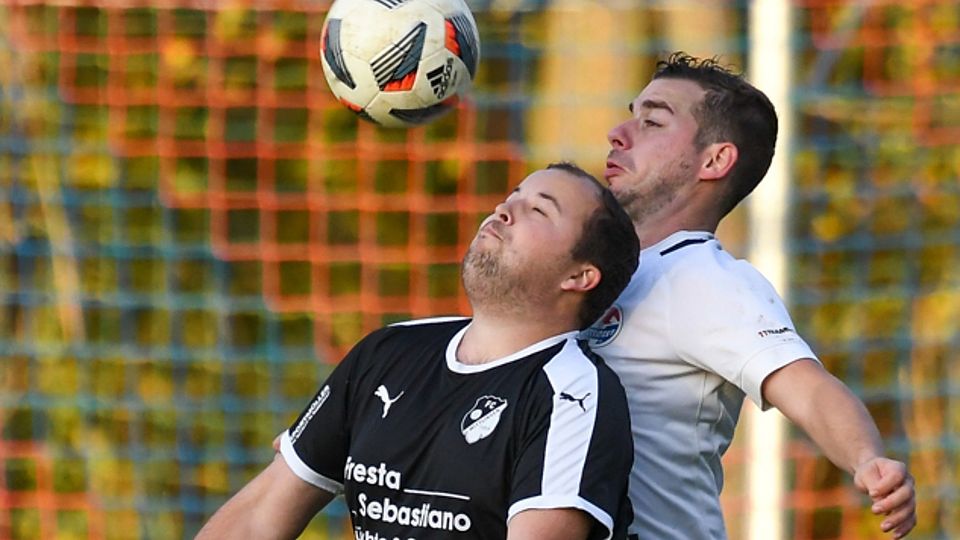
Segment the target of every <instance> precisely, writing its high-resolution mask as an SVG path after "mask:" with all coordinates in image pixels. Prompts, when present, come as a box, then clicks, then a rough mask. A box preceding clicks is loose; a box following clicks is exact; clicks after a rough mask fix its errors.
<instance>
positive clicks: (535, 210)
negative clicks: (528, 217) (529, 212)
mask: <svg viewBox="0 0 960 540" xmlns="http://www.w3.org/2000/svg"><path fill="white" fill-rule="evenodd" d="M533 211H534V212H537V213H538V214H542V215H544V216H546V215H547V213H546V212H544V211H543V210H541V209H540V208H539V207H537V206H534V207H533Z"/></svg>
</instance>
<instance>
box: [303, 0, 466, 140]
mask: <svg viewBox="0 0 960 540" xmlns="http://www.w3.org/2000/svg"><path fill="white" fill-rule="evenodd" d="M320 59H321V63H322V64H323V74H324V76H325V77H326V79H327V83H328V84H329V85H330V89H331V90H332V91H333V94H334V95H335V96H336V97H337V98H338V99H339V100H340V102H341V103H343V104H344V105H346V106H347V107H348V108H350V109H351V110H352V111H354V112H355V113H357V114H358V115H359V116H360V117H361V118H363V119H365V120H369V121H372V122H375V123H377V124H380V125H382V126H388V127H410V126H414V125H417V124H423V123H426V122H429V121H431V120H433V119H435V118H437V117H438V116H440V115H442V114H443V113H445V112H447V111H449V110H450V109H451V108H453V106H455V105H456V104H457V100H458V95H460V94H462V93H463V92H464V91H466V90H467V89H468V88H469V87H470V85H471V83H472V82H473V77H474V75H475V74H476V72H477V63H478V61H479V60H480V39H479V37H478V32H477V23H476V22H475V21H474V20H473V14H471V13H470V9H469V8H468V7H467V5H466V3H465V2H464V0H336V1H335V2H334V3H333V5H332V6H331V7H330V11H329V12H328V13H327V19H326V21H325V22H324V25H323V36H322V38H321V45H320Z"/></svg>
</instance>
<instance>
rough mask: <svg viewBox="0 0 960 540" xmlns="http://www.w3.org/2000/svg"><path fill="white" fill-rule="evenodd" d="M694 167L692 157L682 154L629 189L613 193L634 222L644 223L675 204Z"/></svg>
mask: <svg viewBox="0 0 960 540" xmlns="http://www.w3.org/2000/svg"><path fill="white" fill-rule="evenodd" d="M692 168H693V166H692V164H691V163H690V162H689V161H685V160H683V159H682V158H680V159H678V160H676V161H674V162H672V163H671V164H670V165H668V166H666V167H663V168H661V169H660V170H658V171H656V172H654V173H651V174H649V175H648V177H647V178H646V179H644V180H642V181H637V182H634V183H633V185H631V186H630V188H629V189H627V190H626V191H615V192H614V196H615V197H616V199H617V201H618V202H619V203H620V206H622V207H623V209H624V210H625V211H626V212H627V215H628V216H630V219H631V220H632V221H633V223H634V224H638V225H642V224H644V223H645V222H646V221H647V220H648V219H649V218H650V217H652V216H657V215H658V214H660V212H661V211H662V210H663V209H664V208H666V207H669V206H671V205H672V204H673V202H674V201H675V200H676V199H677V194H678V188H679V187H680V186H681V184H682V182H683V181H684V179H686V178H688V177H689V175H690V169H692Z"/></svg>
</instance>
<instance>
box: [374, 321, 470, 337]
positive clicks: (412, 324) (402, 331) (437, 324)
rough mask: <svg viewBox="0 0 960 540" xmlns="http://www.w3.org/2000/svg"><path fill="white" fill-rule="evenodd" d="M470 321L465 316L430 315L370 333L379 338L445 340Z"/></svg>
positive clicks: (396, 323)
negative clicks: (429, 316) (432, 338)
mask: <svg viewBox="0 0 960 540" xmlns="http://www.w3.org/2000/svg"><path fill="white" fill-rule="evenodd" d="M469 323H470V319H469V318H467V317H431V318H427V319H411V320H408V321H400V322H395V323H393V324H391V325H389V326H386V327H384V328H381V329H380V330H378V331H377V332H374V333H373V334H371V336H373V335H377V336H378V337H379V339H380V340H413V341H416V340H422V339H424V338H425V337H434V338H436V339H439V340H447V339H449V338H450V337H451V336H453V335H454V334H456V333H457V332H459V331H460V330H461V329H463V327H464V326H466V325H467V324H469Z"/></svg>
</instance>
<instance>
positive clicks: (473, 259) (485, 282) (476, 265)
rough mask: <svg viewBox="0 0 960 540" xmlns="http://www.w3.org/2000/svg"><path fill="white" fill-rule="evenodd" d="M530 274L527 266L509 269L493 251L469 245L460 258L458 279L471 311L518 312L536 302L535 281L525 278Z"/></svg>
mask: <svg viewBox="0 0 960 540" xmlns="http://www.w3.org/2000/svg"><path fill="white" fill-rule="evenodd" d="M532 274H534V272H531V271H530V269H526V272H524V271H523V269H511V268H508V267H507V266H506V265H505V264H504V263H503V261H502V259H501V257H500V256H499V254H498V253H496V252H492V251H484V250H479V249H477V248H475V247H473V246H471V247H470V249H469V250H468V251H467V254H466V255H465V256H464V258H463V267H462V271H461V278H462V280H463V288H464V290H465V291H466V293H467V298H468V299H469V300H470V304H471V306H472V307H473V309H474V311H478V310H484V311H486V312H491V313H499V314H518V313H522V312H524V307H525V306H531V305H537V302H538V301H539V300H538V295H537V294H536V291H537V290H538V289H537V288H536V286H535V284H534V283H528V282H527V281H526V280H525V279H524V277H525V276H530V275H532Z"/></svg>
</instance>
